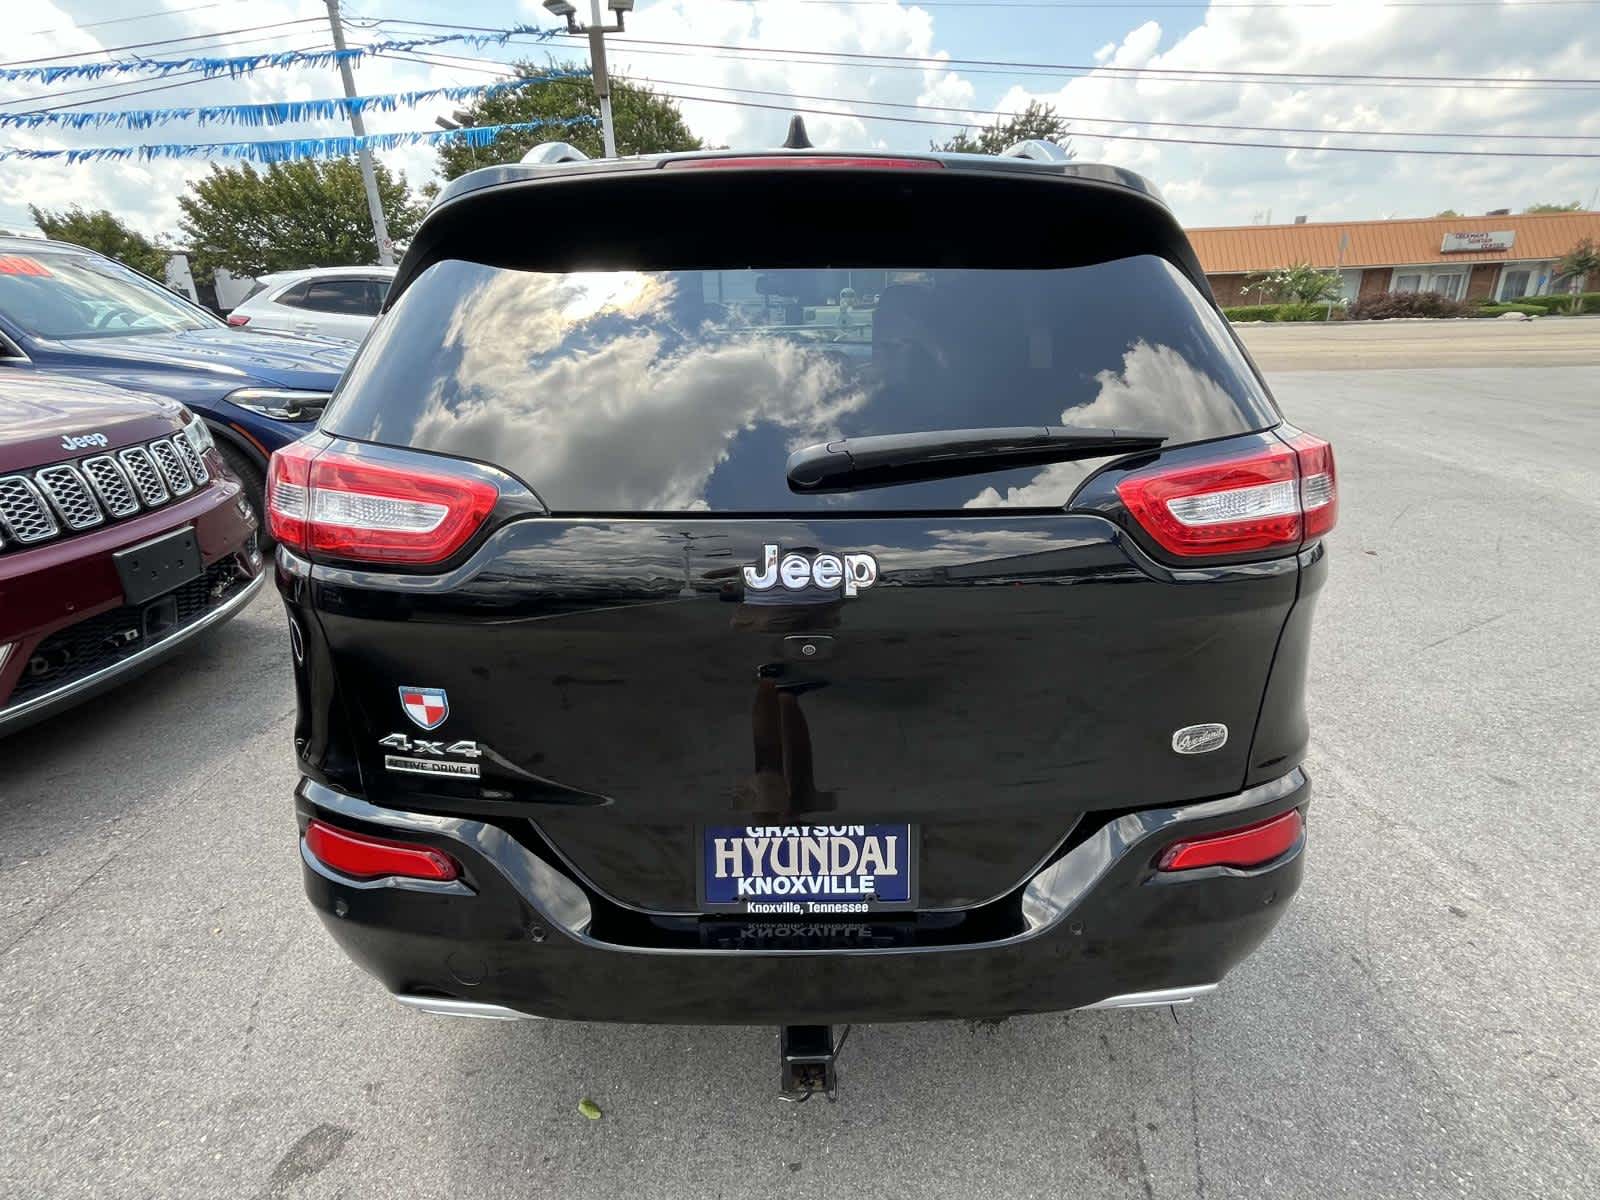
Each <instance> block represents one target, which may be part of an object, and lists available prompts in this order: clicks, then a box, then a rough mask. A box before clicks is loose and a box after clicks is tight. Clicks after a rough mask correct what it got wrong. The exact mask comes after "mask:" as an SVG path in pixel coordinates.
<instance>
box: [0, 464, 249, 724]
mask: <svg viewBox="0 0 1600 1200" xmlns="http://www.w3.org/2000/svg"><path fill="white" fill-rule="evenodd" d="M184 528H192V529H193V531H194V536H195V541H196V542H197V543H198V545H199V549H200V557H201V561H202V563H203V565H204V571H203V573H202V574H201V575H200V577H199V578H197V579H192V580H190V581H188V582H186V583H185V584H183V585H182V586H181V587H179V588H177V589H174V590H173V591H172V592H171V593H168V594H166V595H161V596H156V597H154V598H152V599H150V600H148V601H146V602H145V603H143V604H139V605H130V604H127V603H126V602H125V599H126V598H125V596H124V593H123V585H122V581H121V579H120V578H119V576H118V573H117V570H116V565H115V560H114V559H113V557H112V556H113V555H114V554H116V553H117V552H118V551H120V550H125V549H127V548H129V547H131V546H138V545H140V544H141V543H144V542H148V541H149V540H151V539H152V538H157V537H160V536H162V535H163V534H168V533H172V532H174V531H177V530H180V529H184ZM264 578H265V576H264V575H263V574H262V558H261V554H260V551H259V550H258V549H257V548H256V518H255V516H254V515H253V514H252V513H251V511H250V508H249V505H248V504H247V503H244V502H243V501H242V499H241V496H240V491H239V485H238V484H237V483H235V482H234V481H232V480H231V479H229V478H225V477H216V478H214V479H213V480H212V481H211V482H210V484H209V485H208V486H205V487H202V488H200V489H199V490H198V491H196V492H195V494H194V495H192V496H188V497H186V498H184V499H181V500H175V501H174V502H172V503H170V504H168V505H166V506H165V507H162V508H158V509H154V510H152V511H149V512H146V513H142V514H140V515H139V516H136V517H130V518H128V519H126V520H122V521H117V522H113V523H109V524H107V525H105V526H104V527H102V528H100V529H96V530H93V531H90V532H86V533H80V534H76V535H74V536H71V537H66V538H61V539H58V540H55V541H51V542H47V543H45V544H42V545H39V546H35V547H32V548H29V549H11V550H9V551H8V552H7V553H5V554H0V737H3V736H5V735H7V734H11V733H15V732H17V731H18V730H20V729H22V728H23V727H25V726H27V725H31V724H33V723H34V722H35V721H39V720H42V719H43V718H45V717H47V716H49V715H51V714H52V713H55V712H58V711H59V710H61V709H63V708H66V707H69V706H71V705H73V704H77V703H79V702H81V701H83V700H86V699H88V698H89V697H91V696H94V695H96V694H98V693H100V692H103V691H105V690H106V689H108V688H110V687H113V686H115V685H117V684H118V683H121V682H123V681H125V680H127V679H129V678H131V677H132V676H134V675H137V674H138V673H140V672H142V671H145V670H147V669H149V668H150V667H152V666H154V665H155V664H156V663H158V662H160V661H161V660H162V659H164V658H166V657H167V656H169V655H170V654H172V653H174V652H175V651H177V650H178V649H179V648H180V647H182V646H183V645H184V644H185V643H187V642H189V641H190V640H192V639H193V638H195V637H196V636H198V635H199V634H201V633H203V632H205V631H206V630H208V629H212V628H214V627H216V626H217V625H220V624H222V623H223V622H224V621H227V620H228V619H229V618H231V617H233V616H234V615H235V614H237V613H238V612H239V611H240V610H241V609H242V608H244V607H245V605H247V604H248V603H249V602H250V600H251V599H252V598H253V597H254V596H255V594H256V593H257V592H258V591H260V589H261V585H262V580H263V579H264Z"/></svg>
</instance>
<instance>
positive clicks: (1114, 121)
mask: <svg viewBox="0 0 1600 1200" xmlns="http://www.w3.org/2000/svg"><path fill="white" fill-rule="evenodd" d="M638 78H641V79H646V80H649V81H651V82H652V83H661V84H665V85H666V86H667V87H691V88H700V89H702V90H707V91H714V92H738V93H741V94H744V95H752V96H789V97H792V98H793V99H796V100H823V101H828V100H832V101H835V102H837V103H841V104H866V105H870V106H872V107H875V108H908V109H911V110H913V111H915V112H929V111H936V112H947V113H967V114H970V115H971V116H974V117H981V118H984V119H986V120H994V119H1000V120H1008V119H1010V118H1012V117H1015V116H1018V115H1019V114H1017V113H1014V112H1010V113H1008V112H995V111H993V110H991V109H983V108H962V107H960V106H958V105H953V104H910V103H907V102H904V101H896V100H868V99H865V98H864V97H854V96H852V97H844V96H817V95H807V94H806V93H803V92H779V91H771V90H766V89H762V88H742V87H729V86H724V85H720V84H710V83H693V82H689V81H687V80H680V79H655V78H653V77H651V76H639V77H638ZM1056 115H1057V116H1058V117H1060V118H1061V120H1063V121H1066V122H1069V123H1078V124H1090V125H1135V126H1138V125H1145V126H1150V127H1152V128H1161V129H1227V130H1233V131H1238V132H1244V133H1309V134H1314V135H1317V136H1325V137H1408V138H1495V139H1510V140H1513V141H1535V142H1600V134H1582V133H1459V132H1453V131H1452V132H1446V131H1442V130H1425V129H1328V128H1324V127H1317V126H1298V125H1230V124H1226V123H1222V122H1217V121H1151V120H1144V119H1141V118H1133V117H1084V116H1078V115H1075V114H1068V113H1057V114H1056ZM1073 132H1074V133H1080V134H1082V136H1084V137H1100V136H1102V135H1101V134H1098V133H1095V132H1094V131H1093V130H1073Z"/></svg>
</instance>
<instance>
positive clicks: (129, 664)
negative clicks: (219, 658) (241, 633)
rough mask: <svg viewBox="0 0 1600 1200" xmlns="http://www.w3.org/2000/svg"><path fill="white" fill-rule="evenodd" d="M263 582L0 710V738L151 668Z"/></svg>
mask: <svg viewBox="0 0 1600 1200" xmlns="http://www.w3.org/2000/svg"><path fill="white" fill-rule="evenodd" d="M266 580H267V574H266V572H265V571H263V572H261V573H260V574H259V575H257V576H256V577H255V578H254V579H252V580H251V581H250V582H249V583H247V584H245V585H244V587H242V588H241V589H239V592H238V594H236V595H233V596H230V597H228V599H226V600H224V601H223V602H222V603H221V604H219V605H217V607H216V608H214V609H212V610H211V611H210V612H208V613H206V614H205V615H203V616H200V617H197V618H196V619H195V620H194V621H193V622H192V623H191V624H188V625H185V626H184V627H183V628H182V629H180V630H178V631H177V632H175V633H171V634H168V635H167V636H166V637H164V638H162V639H161V640H160V641H159V642H156V643H154V644H153V645H150V646H146V647H145V648H144V649H142V650H139V651H136V652H135V653H133V654H130V655H128V657H127V658H124V659H122V660H121V661H119V662H114V663H112V664H111V665H110V666H109V667H105V668H103V669H101V670H99V671H96V672H95V673H94V674H92V675H85V676H84V677H83V678H82V679H74V680H73V681H72V682H71V683H64V684H62V685H61V686H60V687H58V688H55V689H53V690H51V691H48V692H42V693H41V694H39V695H37V696H33V697H31V698H29V699H27V700H24V701H23V702H22V703H21V704H18V705H14V706H13V707H11V708H0V734H5V733H9V732H12V730H13V729H14V728H20V727H21V726H23V725H28V724H32V723H33V722H34V721H37V720H39V719H40V718H41V717H44V716H46V715H47V714H49V713H50V712H51V711H53V710H54V709H56V708H61V707H64V706H66V705H67V704H70V703H72V702H74V701H77V700H86V699H88V698H89V697H90V696H92V695H94V694H95V693H97V692H102V691H104V690H105V689H107V688H109V687H110V686H111V685H112V684H114V683H116V682H117V680H119V679H121V678H123V677H125V676H128V675H135V674H137V673H138V672H140V671H143V670H145V669H146V668H148V667H151V666H154V665H155V664H156V663H157V662H158V661H160V660H161V659H162V658H163V657H165V656H166V655H167V654H168V653H170V652H171V651H173V650H176V649H177V648H178V647H179V646H181V645H183V644H184V643H185V642H187V641H189V640H190V639H191V638H193V637H195V636H196V635H197V634H200V633H204V632H205V631H206V630H207V629H210V628H211V627H212V626H213V625H220V624H222V622H224V621H226V620H227V619H228V618H229V617H232V616H233V615H234V614H235V613H237V612H238V611H239V610H240V609H241V608H243V607H244V606H245V605H246V604H248V603H250V601H251V600H254V599H255V596H256V593H257V592H259V591H260V590H261V587H262V585H263V584H264V583H265V582H266Z"/></svg>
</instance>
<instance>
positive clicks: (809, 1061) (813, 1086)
mask: <svg viewBox="0 0 1600 1200" xmlns="http://www.w3.org/2000/svg"><path fill="white" fill-rule="evenodd" d="M849 1036H850V1026H848V1025H846V1026H845V1027H844V1033H842V1034H841V1035H840V1036H839V1040H838V1041H837V1042H835V1041H834V1040H833V1026H832V1025H785V1026H783V1027H782V1028H781V1029H779V1030H778V1059H779V1063H778V1072H779V1073H778V1099H780V1100H788V1101H790V1102H792V1103H795V1104H804V1103H805V1102H806V1101H807V1100H809V1099H811V1097H813V1096H815V1095H817V1094H819V1093H820V1094H822V1095H824V1096H826V1097H827V1098H828V1102H829V1103H830V1104H831V1103H832V1102H833V1101H835V1100H837V1099H838V1098H839V1068H838V1063H839V1051H841V1050H843V1049H844V1044H845V1040H846V1039H847V1038H849Z"/></svg>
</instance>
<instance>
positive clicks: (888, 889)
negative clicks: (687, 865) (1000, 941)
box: [699, 824, 917, 916]
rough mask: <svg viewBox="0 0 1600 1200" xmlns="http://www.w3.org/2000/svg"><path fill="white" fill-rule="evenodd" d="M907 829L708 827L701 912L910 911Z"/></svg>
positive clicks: (911, 856) (911, 853) (912, 881)
mask: <svg viewBox="0 0 1600 1200" xmlns="http://www.w3.org/2000/svg"><path fill="white" fill-rule="evenodd" d="M913 832H914V831H913V829H912V827H911V826H910V825H881V824H880V825H711V826H708V827H706V828H704V829H703V830H702V831H701V835H700V855H701V858H700V872H699V876H700V906H701V909H702V911H706V912H742V913H751V914H758V913H759V914H769V915H773V916H824V915H830V916H836V915H842V914H850V913H870V912H886V911H888V912H892V911H896V910H905V909H911V908H915V907H916V903H917V880H916V865H917V863H916V842H915V841H914V839H913Z"/></svg>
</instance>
